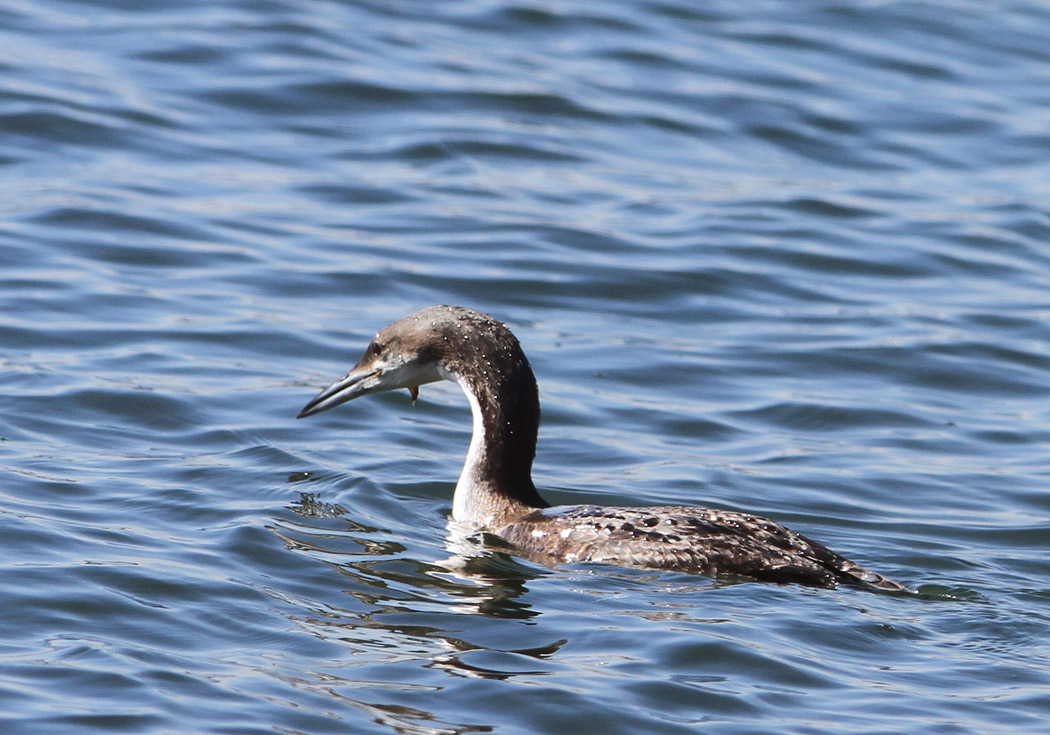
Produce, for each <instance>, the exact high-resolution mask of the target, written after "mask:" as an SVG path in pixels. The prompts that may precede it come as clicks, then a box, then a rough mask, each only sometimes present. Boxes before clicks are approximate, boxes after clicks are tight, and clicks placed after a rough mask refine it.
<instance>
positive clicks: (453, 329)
mask: <svg viewBox="0 0 1050 735" xmlns="http://www.w3.org/2000/svg"><path fill="white" fill-rule="evenodd" d="M437 380H451V381H454V382H456V383H458V384H459V385H460V387H462V388H463V391H464V392H465V393H466V395H467V397H468V399H469V400H470V405H471V411H472V415H473V417H474V430H473V435H472V437H471V442H470V448H469V450H468V452H467V459H466V462H465V464H464V467H463V472H462V474H461V476H460V479H459V482H458V484H457V485H456V491H455V494H454V498H453V518H454V519H455V520H457V521H461V522H465V523H468V524H471V525H472V526H473V527H476V528H479V529H482V530H486V531H489V532H491V533H494V534H496V535H498V536H500V537H502V538H504V539H506V540H507V541H509V542H510V543H512V544H513V545H515V546H516V547H518V549H520V551H521V553H522V555H523V556H527V557H531V558H534V559H538V560H541V561H548V562H555V563H564V562H604V563H608V564H618V565H621V566H631V567H645V568H652V569H666V570H675V571H681V572H690V573H697V574H707V575H723V574H724V575H736V576H745V577H751V578H754V579H760V580H766V581H771V582H795V583H799V584H808V585H817V586H825V587H834V586H835V585H837V584H842V583H845V584H855V585H862V586H868V587H874V588H879V589H885V590H897V591H902V590H906V589H907V588H906V587H904V586H903V585H901V584H898V583H897V582H894V581H893V580H891V579H888V578H886V577H884V576H882V575H880V574H877V573H875V572H872V571H869V570H867V569H865V568H863V567H861V566H860V565H858V564H855V563H854V562H852V561H850V560H848V559H846V558H844V557H842V556H840V555H839V554H836V553H835V552H833V551H831V550H830V549H828V548H827V547H825V546H823V545H821V544H819V543H817V542H815V541H810V540H809V539H807V538H805V537H804V536H802V535H800V534H797V533H795V532H794V531H791V530H789V529H787V528H785V527H784V526H782V525H780V524H779V523H776V522H774V521H770V520H767V519H765V518H760V517H758V516H753V515H750V514H747V513H736V512H732V511H725V510H711V509H706V508H694V507H691V506H667V507H637V508H635V507H615V508H614V507H602V506H595V505H575V506H559V507H553V508H552V507H550V506H549V504H548V503H547V502H546V501H545V500H544V499H543V498H542V497H541V496H540V495H539V493H538V492H537V491H536V488H535V486H534V485H533V482H532V461H533V458H534V456H535V452H536V435H537V431H538V429H539V419H540V407H539V393H538V390H537V388H536V379H535V377H534V376H533V373H532V368H531V367H530V366H529V362H528V360H527V359H526V357H525V353H524V352H523V351H522V349H521V346H520V344H519V343H518V340H517V338H516V337H515V336H514V334H513V333H512V332H511V331H510V329H508V328H507V327H506V325H504V324H502V323H501V322H499V321H497V320H496V319H493V318H492V317H491V316H488V315H487V314H482V313H480V312H477V311H474V310H473V309H467V308H464V307H460V306H432V307H429V308H427V309H423V310H421V311H418V312H416V313H414V314H410V315H408V316H407V317H404V318H403V319H399V320H398V321H396V322H393V323H392V324H390V325H388V326H386V327H384V328H383V329H382V330H380V331H379V333H378V334H376V336H375V338H374V339H373V340H372V342H371V344H369V346H368V349H367V350H365V354H364V355H363V356H362V357H361V359H360V361H358V363H357V365H355V366H354V367H353V368H352V369H351V370H350V372H349V373H347V374H346V375H345V376H344V377H343V378H341V379H339V380H337V381H336V382H335V383H333V384H332V385H330V386H329V387H327V388H325V389H324V390H323V391H321V392H320V393H319V394H318V395H317V396H316V397H315V398H314V399H313V400H311V401H310V402H309V403H308V404H307V405H306V406H305V407H304V408H303V410H302V411H301V412H300V413H299V417H300V418H301V417H304V416H309V415H312V414H314V413H318V412H320V411H324V410H327V409H329V408H332V407H333V406H337V405H339V404H340V403H343V402H345V401H348V400H351V399H354V398H357V397H358V396H362V395H366V394H368V393H375V392H378V391H384V390H394V389H396V388H408V389H409V391H411V393H412V395H413V397H415V396H416V395H417V394H418V388H419V386H420V385H423V384H425V383H430V382H434V381H437Z"/></svg>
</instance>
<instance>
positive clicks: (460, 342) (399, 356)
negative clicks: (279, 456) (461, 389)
mask: <svg viewBox="0 0 1050 735" xmlns="http://www.w3.org/2000/svg"><path fill="white" fill-rule="evenodd" d="M523 371H524V372H525V373H526V374H527V380H528V382H531V384H532V386H533V391H534V390H535V387H534V386H535V379H534V378H533V377H532V370H531V368H529V363H528V360H527V359H526V358H525V355H524V353H523V352H522V350H521V346H520V345H519V344H518V340H517V338H515V336H514V335H513V334H512V333H511V331H510V330H509V329H508V328H507V327H506V325H504V324H503V323H501V322H500V321H498V320H496V319H494V318H493V317H491V316H489V315H488V314H482V313H481V312H478V311H474V310H473V309H468V308H466V307H462V306H430V307H427V308H426V309H422V310H420V311H417V312H415V313H414V314H409V315H408V316H406V317H404V318H403V319H398V320H397V321H396V322H393V323H392V324H389V325H387V326H385V327H383V328H382V329H381V330H380V331H379V333H378V334H376V336H375V337H374V338H373V339H372V342H371V343H370V344H369V345H368V347H367V348H366V349H365V353H364V355H362V356H361V359H360V360H359V361H358V362H357V364H356V365H355V366H354V367H353V368H352V369H351V370H350V372H348V373H347V374H346V375H344V376H343V377H342V378H340V379H339V380H337V381H335V382H334V383H332V384H331V385H330V386H328V387H327V388H325V389H324V390H323V391H321V392H320V393H319V394H317V395H316V396H315V397H314V399H313V400H311V401H310V402H309V403H308V404H306V406H304V407H303V410H302V411H300V412H299V415H298V418H304V417H306V416H311V415H313V414H315V413H320V412H321V411H325V410H327V409H329V408H333V407H334V406H338V405H339V404H340V403H345V402H346V401H350V400H353V399H354V398H357V397H359V396H363V395H367V394H369V393H378V392H381V391H387V390H396V389H398V388H407V389H408V390H409V391H410V392H411V393H412V396H413V398H415V396H416V395H417V394H418V389H419V386H421V385H423V384H425V383H433V382H435V381H438V380H453V381H456V382H459V383H461V384H465V387H470V388H473V389H474V390H477V388H478V387H479V386H480V385H481V384H482V383H485V384H489V385H499V384H500V383H501V382H504V380H505V379H507V378H508V377H509V376H513V377H514V378H515V380H516V381H520V380H521V378H522V377H524V376H523V375H522V372H523ZM537 414H538V406H537Z"/></svg>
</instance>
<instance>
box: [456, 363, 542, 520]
mask: <svg viewBox="0 0 1050 735" xmlns="http://www.w3.org/2000/svg"><path fill="white" fill-rule="evenodd" d="M484 364H485V365H486V369H484V370H482V371H480V372H477V371H475V370H465V369H462V367H463V366H451V367H450V368H449V369H448V371H447V372H448V377H449V378H450V379H451V380H454V381H455V382H457V383H459V385H460V387H462V388H463V391H464V393H466V394H467V398H468V400H469V401H470V410H471V413H472V415H473V425H474V428H473V434H472V435H471V438H470V448H469V449H468V450H467V458H466V462H465V463H464V465H463V472H462V473H461V474H460V477H459V482H458V483H457V484H456V492H455V495H454V496H453V500H452V517H453V518H454V519H455V520H457V521H462V522H466V523H469V524H472V525H476V526H479V527H483V528H490V529H497V528H499V527H501V526H503V525H505V524H506V523H508V522H510V521H511V520H514V519H515V518H517V517H519V516H521V515H524V514H526V513H528V512H530V511H532V510H535V509H536V508H546V507H547V506H549V503H547V502H546V501H545V500H544V499H543V498H542V497H540V495H539V493H538V492H537V491H536V486H535V485H533V483H532V461H533V459H534V458H535V456H536V435H537V432H538V431H539V423H540V402H539V392H538V390H537V388H536V379H535V377H534V376H533V374H532V368H530V367H529V364H528V361H527V360H526V359H525V357H524V355H521V356H520V360H517V359H515V360H510V361H505V360H504V361H485V363H484ZM477 365H478V363H474V365H473V367H477ZM457 367H460V368H461V369H458V370H457V369H456V368H457Z"/></svg>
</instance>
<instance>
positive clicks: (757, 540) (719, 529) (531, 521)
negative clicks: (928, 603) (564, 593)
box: [492, 505, 905, 590]
mask: <svg viewBox="0 0 1050 735" xmlns="http://www.w3.org/2000/svg"><path fill="white" fill-rule="evenodd" d="M492 532H493V533H495V534H496V535H498V536H500V537H502V538H504V539H506V540H507V541H510V542H511V543H512V544H514V545H515V546H517V547H519V548H521V549H523V550H524V551H526V552H527V554H528V555H529V556H532V557H533V558H536V559H540V560H542V557H547V558H548V559H551V560H555V561H557V562H605V563H610V564H618V565H620V566H630V567H642V568H649V569H666V570H672V571H677V572H688V573H692V574H707V575H723V574H725V575H737V576H745V577H752V578H754V579H761V580H764V581H768V582H796V583H801V584H809V585H817V586H822V587H833V586H835V585H837V584H840V583H845V584H860V585H870V586H873V587H878V588H880V589H887V590H904V589H905V587H904V586H903V585H901V584H898V583H897V582H894V581H893V580H891V579H888V578H886V577H884V576H882V575H881V574H876V573H875V572H872V571H869V570H867V569H864V568H863V567H861V566H860V565H858V564H855V563H853V562H852V561H850V560H849V559H846V558H845V557H843V556H841V555H839V554H836V553H835V552H834V551H831V550H830V549H828V548H827V547H826V546H824V545H823V544H819V543H817V542H816V541H811V540H810V539H807V538H806V537H805V536H802V535H801V534H798V533H795V532H794V531H792V530H790V529H788V528H785V527H784V526H782V525H780V524H779V523H776V522H774V521H771V520H768V519H766V518H760V517H758V516H754V515H751V514H749V513H737V512H734V511H728V510H714V509H709V508H696V507H692V506H649V507H609V506H598V505H574V506H556V507H552V508H544V509H540V510H536V511H534V512H532V513H529V514H528V515H526V516H524V517H522V518H520V519H519V520H517V521H514V522H512V523H509V524H507V525H506V526H504V527H502V528H496V529H492Z"/></svg>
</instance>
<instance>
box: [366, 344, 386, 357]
mask: <svg viewBox="0 0 1050 735" xmlns="http://www.w3.org/2000/svg"><path fill="white" fill-rule="evenodd" d="M368 349H369V351H370V352H371V353H372V354H373V355H376V356H379V355H381V354H383V345H381V344H380V343H379V342H375V341H373V342H372V344H370V345H369V346H368Z"/></svg>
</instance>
